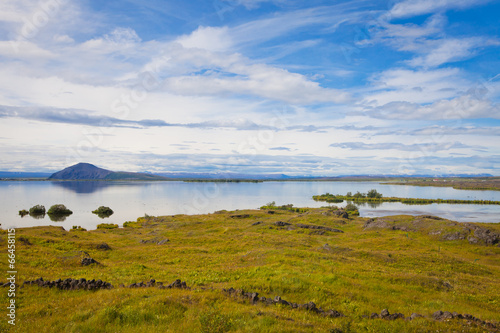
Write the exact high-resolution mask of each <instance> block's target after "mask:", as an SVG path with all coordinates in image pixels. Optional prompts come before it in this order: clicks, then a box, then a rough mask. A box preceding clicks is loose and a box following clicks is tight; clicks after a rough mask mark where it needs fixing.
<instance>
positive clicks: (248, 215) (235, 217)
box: [230, 214, 250, 219]
mask: <svg viewBox="0 0 500 333" xmlns="http://www.w3.org/2000/svg"><path fill="white" fill-rule="evenodd" d="M230 217H231V218H233V219H246V218H249V217H250V214H238V215H231V216H230Z"/></svg>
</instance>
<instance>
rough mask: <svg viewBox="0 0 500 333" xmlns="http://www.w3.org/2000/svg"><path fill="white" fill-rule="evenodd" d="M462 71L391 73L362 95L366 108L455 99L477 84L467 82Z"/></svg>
mask: <svg viewBox="0 0 500 333" xmlns="http://www.w3.org/2000/svg"><path fill="white" fill-rule="evenodd" d="M462 76H463V73H462V72H461V70H459V69H458V68H443V69H435V70H409V69H404V68H396V69H389V70H386V71H384V72H381V73H379V74H376V75H375V76H373V77H372V78H371V79H370V81H371V84H372V85H371V87H370V88H369V89H368V90H365V91H362V93H363V95H364V96H365V97H364V101H363V103H364V104H365V105H374V106H380V105H383V104H387V103H390V102H399V101H405V102H410V103H432V102H435V101H437V100H441V99H445V98H446V99H447V98H453V97H454V96H456V95H457V93H459V92H464V91H466V90H468V89H469V88H470V87H471V86H473V83H472V82H470V81H468V80H466V79H464V78H463V77H462Z"/></svg>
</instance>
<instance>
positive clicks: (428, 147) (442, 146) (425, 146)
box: [330, 142, 485, 152]
mask: <svg viewBox="0 0 500 333" xmlns="http://www.w3.org/2000/svg"><path fill="white" fill-rule="evenodd" d="M330 147H335V148H342V149H353V150H390V149H393V150H400V151H426V152H438V151H443V150H450V149H465V148H467V149H468V148H474V149H483V148H485V147H482V146H469V145H465V144H463V143H460V142H446V143H435V142H430V143H414V144H410V145H407V144H403V143H397V142H382V143H364V142H342V143H332V144H330Z"/></svg>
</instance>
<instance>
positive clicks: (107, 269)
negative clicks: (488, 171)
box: [0, 208, 500, 333]
mask: <svg viewBox="0 0 500 333" xmlns="http://www.w3.org/2000/svg"><path fill="white" fill-rule="evenodd" d="M381 219H383V220H381ZM367 220H368V219H366V218H360V217H350V218H349V219H342V218H339V217H336V216H335V215H333V214H332V211H330V210H329V209H328V208H323V209H304V210H301V211H300V212H293V211H286V210H276V211H272V212H270V211H268V210H245V211H233V212H225V211H223V212H217V213H214V214H206V215H192V216H188V215H176V216H165V217H144V218H139V219H138V221H137V222H131V223H127V224H126V225H127V227H124V228H111V229H98V230H93V231H82V230H73V231H66V230H64V229H62V228H61V227H33V228H24V229H16V269H17V271H18V273H17V280H18V283H19V284H20V285H22V282H23V281H27V280H35V279H37V278H39V277H43V279H44V280H57V279H59V278H61V279H63V280H64V279H66V278H72V279H78V278H85V279H87V280H91V279H96V280H97V279H101V280H103V281H106V282H110V283H111V284H112V285H113V286H114V287H113V288H112V289H109V290H107V289H106V290H104V289H102V290H94V291H89V290H58V289H57V288H47V287H39V286H34V285H29V286H28V285H26V286H23V287H21V288H19V289H17V291H16V306H17V309H16V310H17V312H16V325H15V326H12V325H9V324H8V323H7V320H8V318H7V317H6V316H5V315H2V320H0V332H93V333H94V332H337V333H338V332H488V331H496V329H495V328H489V329H488V328H487V327H486V326H485V323H481V322H476V321H472V320H466V319H451V320H446V321H441V320H434V319H433V318H432V314H433V313H434V312H435V311H438V310H442V311H451V312H453V311H456V312H458V313H461V314H465V313H467V314H470V315H472V316H475V317H477V318H479V319H481V320H485V321H486V322H493V323H496V325H498V322H499V321H500V296H499V292H498V290H499V287H500V247H498V246H486V245H484V244H480V243H479V244H469V242H468V241H467V239H461V240H453V241H451V240H443V239H446V235H448V234H453V233H456V232H462V231H463V228H462V227H461V226H460V225H459V224H455V223H452V222H449V221H446V220H436V219H432V218H427V217H411V216H396V217H390V218H379V219H377V220H381V221H383V224H381V225H383V226H385V227H381V228H373V227H370V228H364V226H365V224H366V222H367ZM278 221H281V222H285V223H289V225H286V224H285V223H281V224H285V226H283V227H280V226H277V225H276V224H275V223H276V222H278ZM256 222H261V223H258V224H255V223H256ZM375 222H376V221H375ZM301 225H302V227H300V226H301ZM303 225H306V226H311V225H312V226H321V227H327V228H330V229H331V230H341V231H343V232H335V231H327V230H326V229H317V228H316V229H312V228H304V226H303ZM392 225H395V226H397V228H396V229H398V228H399V229H400V230H393V228H392V227H391V226H392ZM478 225H480V224H478ZM372 226H373V224H372ZM387 226H389V227H387ZM482 226H484V227H487V228H489V229H491V230H492V231H491V232H496V233H499V232H500V225H499V224H483V225H482ZM1 232H2V235H1V243H0V247H1V249H2V251H1V258H2V259H1V265H0V268H1V269H2V271H3V272H6V271H7V270H8V267H7V232H6V231H5V230H4V231H1ZM167 240H168V241H167ZM102 243H106V244H107V245H109V247H110V249H108V250H106V249H105V246H102ZM158 243H160V244H161V245H159V244H158ZM88 256H90V257H92V258H93V259H95V260H96V261H97V262H99V264H92V265H89V266H82V265H81V263H80V261H81V259H82V258H83V257H88ZM5 276H6V273H5ZM150 279H155V280H156V281H157V282H163V283H164V284H169V283H171V282H173V281H175V280H176V279H181V280H182V281H185V282H186V283H187V286H188V287H190V289H175V288H173V289H168V288H165V289H160V288H157V287H147V288H127V287H120V285H121V284H123V285H124V286H128V285H130V284H132V283H136V282H141V281H142V282H147V281H149V280H150ZM0 280H3V282H5V278H3V279H0ZM228 288H235V289H242V290H244V291H246V292H257V293H259V297H260V296H264V297H266V298H272V299H274V298H275V297H276V296H281V298H282V299H284V300H286V301H288V302H293V303H299V304H304V303H308V302H314V303H315V304H316V306H317V307H321V308H322V309H324V310H329V309H335V310H337V311H339V312H341V313H342V314H344V315H345V317H339V318H331V317H327V316H323V315H321V314H320V313H315V312H314V311H308V310H305V309H299V308H292V307H291V306H288V305H283V304H265V303H264V302H257V303H255V304H252V302H250V301H249V300H248V299H247V298H245V297H239V296H235V295H234V293H233V294H228V293H224V292H223V291H222V290H223V289H228ZM7 290H8V289H7V288H0V292H1V296H0V302H1V303H2V304H3V305H2V308H3V309H4V310H3V311H4V312H5V313H6V310H5V309H6V306H7V305H8V301H9V298H8V297H7ZM382 309H388V310H389V312H390V313H396V312H399V313H402V314H404V315H405V316H406V317H408V316H410V315H411V314H412V313H419V314H421V315H423V317H422V318H419V319H415V320H411V321H408V320H403V319H397V320H385V319H369V318H367V316H369V315H370V314H371V313H374V312H375V313H379V314H380V312H381V310H382Z"/></svg>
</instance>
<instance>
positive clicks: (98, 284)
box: [23, 278, 113, 290]
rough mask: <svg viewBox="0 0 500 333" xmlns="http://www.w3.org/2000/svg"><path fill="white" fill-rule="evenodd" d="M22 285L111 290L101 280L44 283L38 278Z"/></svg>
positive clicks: (111, 286) (107, 284) (59, 280)
mask: <svg viewBox="0 0 500 333" xmlns="http://www.w3.org/2000/svg"><path fill="white" fill-rule="evenodd" d="M23 285H38V286H39V287H48V288H54V287H55V288H57V289H60V290H79V289H83V290H99V289H111V288H113V285H112V284H111V283H109V282H105V281H102V280H97V281H96V280H95V279H92V280H89V281H87V280H86V279H65V280H62V279H57V280H55V281H44V280H43V278H38V279H36V280H33V281H24V283H23Z"/></svg>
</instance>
